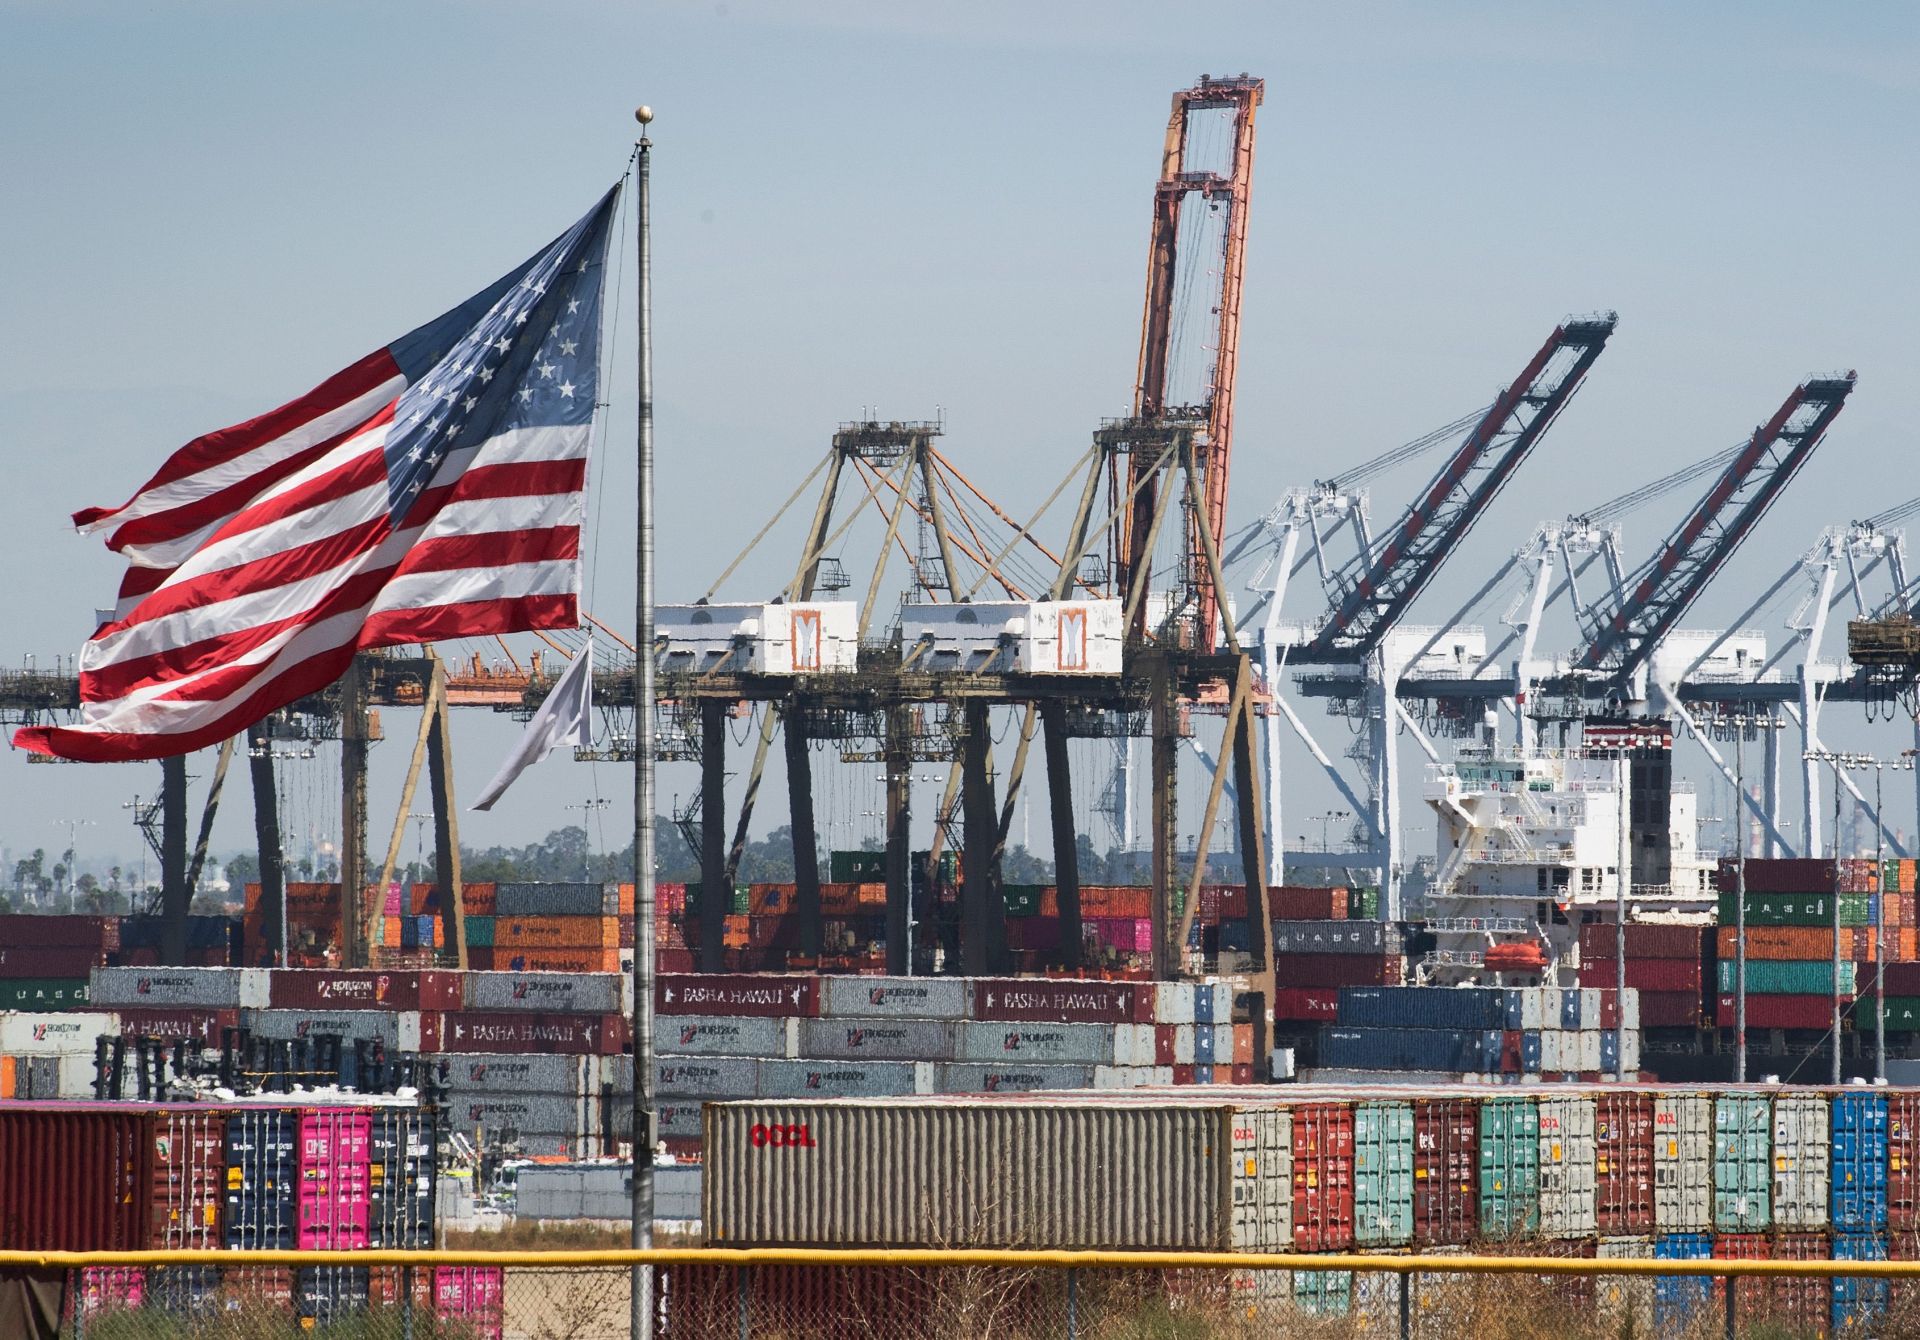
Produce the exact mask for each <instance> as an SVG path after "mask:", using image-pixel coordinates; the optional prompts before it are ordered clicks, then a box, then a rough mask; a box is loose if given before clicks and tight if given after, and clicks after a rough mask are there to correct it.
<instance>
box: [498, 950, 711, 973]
mask: <svg viewBox="0 0 1920 1340" xmlns="http://www.w3.org/2000/svg"><path fill="white" fill-rule="evenodd" d="M653 962H654V968H655V970H656V971H657V972H659V973H660V974H661V975H663V976H665V975H668V974H675V973H691V972H692V971H693V968H694V963H693V951H692V950H691V949H668V948H662V949H660V950H658V951H656V952H655V954H654V956H653ZM476 966H477V965H476Z"/></svg>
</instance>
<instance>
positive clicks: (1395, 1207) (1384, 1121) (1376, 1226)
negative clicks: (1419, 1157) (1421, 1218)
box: [1353, 1103, 1413, 1247]
mask: <svg viewBox="0 0 1920 1340" xmlns="http://www.w3.org/2000/svg"><path fill="white" fill-rule="evenodd" d="M1353 1240H1354V1241H1355V1242H1357V1243H1359V1244H1360V1245H1361V1246H1363V1247H1365V1246H1402V1245H1405V1244H1406V1243H1410V1242H1412V1241H1413V1104H1412V1103H1357V1104H1355V1105H1354V1109H1353Z"/></svg>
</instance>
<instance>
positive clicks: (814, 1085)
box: [714, 1060, 920, 1099]
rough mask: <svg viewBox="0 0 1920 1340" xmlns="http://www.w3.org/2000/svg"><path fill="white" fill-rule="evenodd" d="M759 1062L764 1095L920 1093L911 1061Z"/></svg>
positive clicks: (917, 1071)
mask: <svg viewBox="0 0 1920 1340" xmlns="http://www.w3.org/2000/svg"><path fill="white" fill-rule="evenodd" d="M756 1064H757V1065H758V1066H759V1077H760V1088H759V1091H758V1094H757V1096H758V1097H761V1098H807V1099H817V1098H891V1097H901V1096H905V1095H908V1094H913V1093H918V1092H920V1084H919V1078H920V1067H918V1066H916V1065H915V1063H914V1062H912V1061H864V1060H863V1061H830V1060H809V1061H759V1062H757V1063H756ZM714 1096H715V1097H718V1096H720V1095H717V1094H716V1095H714ZM743 1096H745V1095H743Z"/></svg>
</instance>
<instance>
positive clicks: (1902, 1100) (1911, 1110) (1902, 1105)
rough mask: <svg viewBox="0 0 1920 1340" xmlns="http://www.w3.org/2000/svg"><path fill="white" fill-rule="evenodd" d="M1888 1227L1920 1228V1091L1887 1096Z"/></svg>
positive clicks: (1897, 1230) (1900, 1231)
mask: <svg viewBox="0 0 1920 1340" xmlns="http://www.w3.org/2000/svg"><path fill="white" fill-rule="evenodd" d="M1887 1227H1888V1228H1889V1229H1891V1230H1893V1232H1894V1233H1896V1234H1907V1233H1911V1232H1912V1231H1913V1230H1914V1229H1917V1228H1920V1090H1914V1089H1896V1090H1894V1091H1893V1092H1891V1093H1889V1094H1888V1095H1887Z"/></svg>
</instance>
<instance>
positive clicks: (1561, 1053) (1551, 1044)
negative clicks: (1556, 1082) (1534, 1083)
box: [1540, 1028, 1572, 1075]
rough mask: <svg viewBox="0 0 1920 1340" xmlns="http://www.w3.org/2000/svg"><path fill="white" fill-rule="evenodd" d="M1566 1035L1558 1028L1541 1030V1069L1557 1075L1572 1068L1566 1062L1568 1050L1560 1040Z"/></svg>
mask: <svg viewBox="0 0 1920 1340" xmlns="http://www.w3.org/2000/svg"><path fill="white" fill-rule="evenodd" d="M1565 1036H1566V1034H1565V1033H1563V1032H1562V1031H1561V1030H1560V1029H1557V1028H1543V1029H1541V1030H1540V1069H1541V1070H1542V1071H1543V1072H1544V1073H1546V1074H1549V1075H1556V1074H1559V1073H1560V1072H1561V1071H1564V1070H1569V1069H1571V1068H1572V1067H1570V1066H1568V1065H1567V1063H1566V1051H1565V1048H1564V1047H1563V1046H1562V1044H1561V1041H1560V1040H1561V1039H1562V1038H1564V1037H1565Z"/></svg>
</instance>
